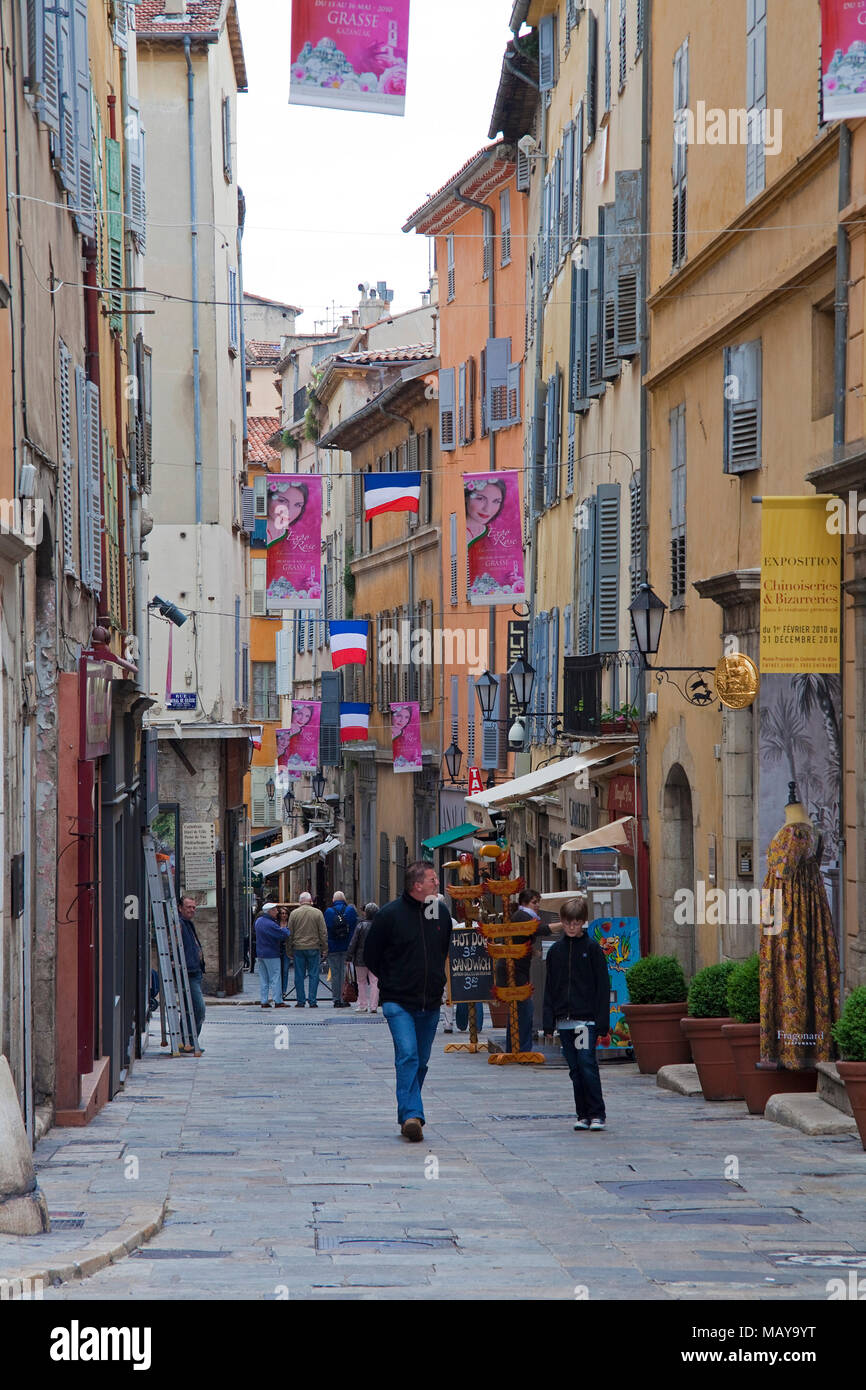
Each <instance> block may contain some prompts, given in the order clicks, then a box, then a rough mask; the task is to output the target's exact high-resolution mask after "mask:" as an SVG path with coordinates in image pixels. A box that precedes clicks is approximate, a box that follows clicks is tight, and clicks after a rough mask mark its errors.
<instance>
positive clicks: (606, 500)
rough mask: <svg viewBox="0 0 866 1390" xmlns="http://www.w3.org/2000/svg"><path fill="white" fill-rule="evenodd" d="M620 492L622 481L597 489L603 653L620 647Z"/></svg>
mask: <svg viewBox="0 0 866 1390" xmlns="http://www.w3.org/2000/svg"><path fill="white" fill-rule="evenodd" d="M619 491H620V489H619V483H601V484H600V485H599V487H598V488H597V489H596V496H597V510H596V517H597V521H596V528H597V542H596V564H597V571H596V585H595V589H596V594H597V596H598V597H597V606H598V619H597V622H598V641H597V646H596V651H599V652H615V651H618V649H619Z"/></svg>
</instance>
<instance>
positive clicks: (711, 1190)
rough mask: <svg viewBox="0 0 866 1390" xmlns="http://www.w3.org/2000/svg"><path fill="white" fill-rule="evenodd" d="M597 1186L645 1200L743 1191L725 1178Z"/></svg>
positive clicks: (723, 1194)
mask: <svg viewBox="0 0 866 1390" xmlns="http://www.w3.org/2000/svg"><path fill="white" fill-rule="evenodd" d="M598 1186H599V1187H603V1188H604V1190H605V1191H606V1192H613V1193H614V1194H615V1196H617V1197H637V1198H641V1197H644V1198H646V1200H647V1201H652V1200H653V1199H655V1198H659V1197H730V1196H732V1194H733V1193H735V1192H744V1191H745V1188H744V1187H741V1186H740V1184H739V1183H738V1182H728V1181H726V1179H725V1178H681V1179H679V1180H677V1179H676V1178H673V1179H667V1178H660V1179H658V1180H650V1181H648V1182H641V1181H639V1180H635V1181H630V1182H599V1183H598Z"/></svg>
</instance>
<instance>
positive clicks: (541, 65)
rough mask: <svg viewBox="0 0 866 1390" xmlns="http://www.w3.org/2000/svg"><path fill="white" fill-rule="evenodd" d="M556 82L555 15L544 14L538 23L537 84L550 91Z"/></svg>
mask: <svg viewBox="0 0 866 1390" xmlns="http://www.w3.org/2000/svg"><path fill="white" fill-rule="evenodd" d="M555 82H556V15H552V14H546V15H545V16H544V17H543V19H541V20H539V23H538V85H539V87H540V89H541V91H542V92H550V91H552V90H553V87H554V85H555Z"/></svg>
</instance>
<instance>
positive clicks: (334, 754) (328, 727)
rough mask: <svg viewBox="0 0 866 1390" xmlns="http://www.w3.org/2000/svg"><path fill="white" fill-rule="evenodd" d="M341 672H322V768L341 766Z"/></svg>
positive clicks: (320, 738) (320, 752)
mask: <svg viewBox="0 0 866 1390" xmlns="http://www.w3.org/2000/svg"><path fill="white" fill-rule="evenodd" d="M340 689H341V685H340V672H339V671H323V672H322V718H321V725H320V731H319V762H320V763H321V765H322V767H339V765H340V698H341V696H340Z"/></svg>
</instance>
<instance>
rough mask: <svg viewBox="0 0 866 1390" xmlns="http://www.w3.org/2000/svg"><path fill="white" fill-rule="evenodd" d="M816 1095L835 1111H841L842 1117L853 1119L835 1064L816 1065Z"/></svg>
mask: <svg viewBox="0 0 866 1390" xmlns="http://www.w3.org/2000/svg"><path fill="white" fill-rule="evenodd" d="M818 1095H819V1096H820V1097H821V1099H822V1100H824V1101H826V1102H827V1104H828V1105H832V1106H833V1107H834V1109H836V1110H841V1111H842V1114H843V1115H850V1116H851V1117H852V1119H853V1116H854V1111H853V1110H852V1109H851V1102H850V1100H849V1099H848V1092H847V1091H846V1089H845V1082H844V1081H843V1080H842V1078H841V1076H840V1075H839V1068H838V1067H837V1066H836V1063H835V1062H819V1063H818Z"/></svg>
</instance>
